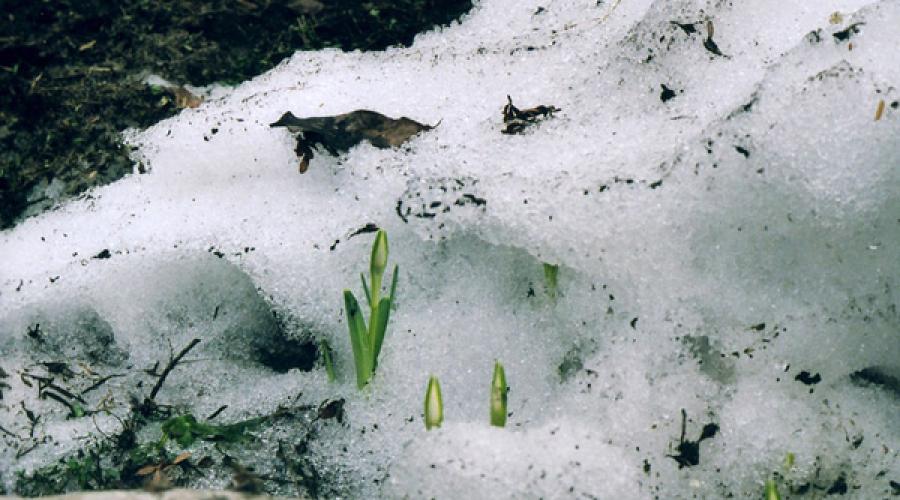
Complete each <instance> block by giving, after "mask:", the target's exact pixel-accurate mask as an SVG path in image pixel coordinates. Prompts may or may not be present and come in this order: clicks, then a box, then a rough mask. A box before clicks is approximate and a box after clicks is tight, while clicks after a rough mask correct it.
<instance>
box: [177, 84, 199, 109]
mask: <svg viewBox="0 0 900 500" xmlns="http://www.w3.org/2000/svg"><path fill="white" fill-rule="evenodd" d="M172 92H173V93H174V94H175V105H176V106H178V107H179V108H196V107H198V106H200V104H202V103H203V98H202V97H199V96H196V95H194V94H193V93H192V92H191V91H190V90H188V89H186V88H184V87H175V89H174V90H173V91H172Z"/></svg>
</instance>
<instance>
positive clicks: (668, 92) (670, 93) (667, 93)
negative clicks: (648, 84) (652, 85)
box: [659, 83, 677, 102]
mask: <svg viewBox="0 0 900 500" xmlns="http://www.w3.org/2000/svg"><path fill="white" fill-rule="evenodd" d="M659 86H660V88H661V89H662V92H660V93H659V100H660V101H662V102H666V101H668V100H670V99H674V98H675V96H676V95H677V94H675V91H674V90H672V89H670V88H669V87H666V84H664V83H661V84H659Z"/></svg>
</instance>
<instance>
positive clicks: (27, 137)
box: [0, 0, 472, 229]
mask: <svg viewBox="0 0 900 500" xmlns="http://www.w3.org/2000/svg"><path fill="white" fill-rule="evenodd" d="M0 4H2V5H3V8H2V9H0V12H2V14H0V16H2V17H3V19H2V22H0V229H3V228H8V227H11V226H12V225H14V224H15V223H16V222H18V221H19V220H21V219H22V218H23V217H27V216H29V215H33V214H36V213H40V212H41V211H43V210H46V209H47V208H50V207H52V206H53V205H54V204H56V203H58V201H59V200H62V199H66V198H69V197H72V196H76V195H79V194H81V193H83V192H84V191H85V190H87V189H89V188H90V187H93V186H96V185H100V184H106V183H109V182H112V181H114V180H116V179H119V178H121V177H122V176H124V175H125V174H127V173H130V172H132V170H133V165H132V161H131V159H130V157H129V151H127V150H126V148H125V147H123V145H122V142H121V138H120V132H121V131H122V130H124V129H126V128H129V127H146V126H149V125H151V124H153V123H155V122H157V121H159V120H161V119H163V118H166V117H169V116H172V115H174V114H175V113H177V112H178V111H179V109H180V106H184V105H185V102H184V100H183V99H179V98H177V97H178V96H171V95H167V92H166V91H164V90H161V89H160V88H159V87H151V86H149V85H147V84H146V83H145V79H146V77H147V76H148V75H150V74H156V75H159V76H162V77H163V78H165V79H167V80H169V81H172V82H175V83H178V84H192V85H198V86H200V85H207V84H210V83H214V82H220V83H237V82H241V81H244V80H246V79H248V78H251V77H253V76H255V75H258V74H260V73H262V72H264V71H266V70H268V69H269V68H272V67H273V66H275V65H276V64H278V63H279V62H280V61H281V60H282V59H284V58H285V57H287V56H290V55H291V54H292V53H293V52H295V51H296V50H302V49H319V48H324V47H339V48H341V49H343V50H355V49H361V50H382V49H385V48H386V47H389V46H393V45H409V44H410V43H411V42H412V39H413V37H414V36H415V34H416V33H419V32H421V31H424V30H427V29H430V28H432V27H433V26H434V25H439V24H447V23H449V22H451V21H453V20H454V19H457V18H459V17H460V16H461V15H462V14H464V13H466V12H467V11H468V10H469V9H470V8H471V6H472V4H471V1H470V0H393V1H387V0H373V1H369V2H360V1H354V0H329V1H325V0H282V1H275V0H237V1H226V0H162V1H159V0H123V1H120V2H107V1H104V0H52V1H47V0H44V1H35V0H0Z"/></svg>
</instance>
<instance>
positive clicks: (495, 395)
mask: <svg viewBox="0 0 900 500" xmlns="http://www.w3.org/2000/svg"><path fill="white" fill-rule="evenodd" d="M506 393H507V386H506V373H505V371H504V370H503V365H502V364H501V363H500V362H499V361H497V362H495V363H494V378H493V380H492V381H491V425H493V426H496V427H504V426H506Z"/></svg>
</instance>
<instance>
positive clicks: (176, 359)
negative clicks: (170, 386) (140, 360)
mask: <svg viewBox="0 0 900 500" xmlns="http://www.w3.org/2000/svg"><path fill="white" fill-rule="evenodd" d="M199 343H200V339H194V340H192V341H191V343H190V344H188V345H187V347H185V348H184V349H182V350H181V352H179V353H178V355H177V356H175V357H174V358H172V359H171V360H169V364H167V365H166V367H165V368H164V369H163V371H162V373H161V374H160V375H159V379H158V380H157V381H156V385H154V386H153V389H152V390H151V391H150V397H148V398H147V399H149V400H150V401H153V400H155V399H156V394H157V393H158V392H159V390H160V389H161V388H162V385H163V383H164V382H165V381H166V377H168V376H169V373H171V372H172V370H173V369H174V368H175V365H177V364H178V362H179V361H181V358H183V357H184V355H185V354H187V353H188V351H190V350H191V349H193V348H194V346H196V345H197V344H199Z"/></svg>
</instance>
